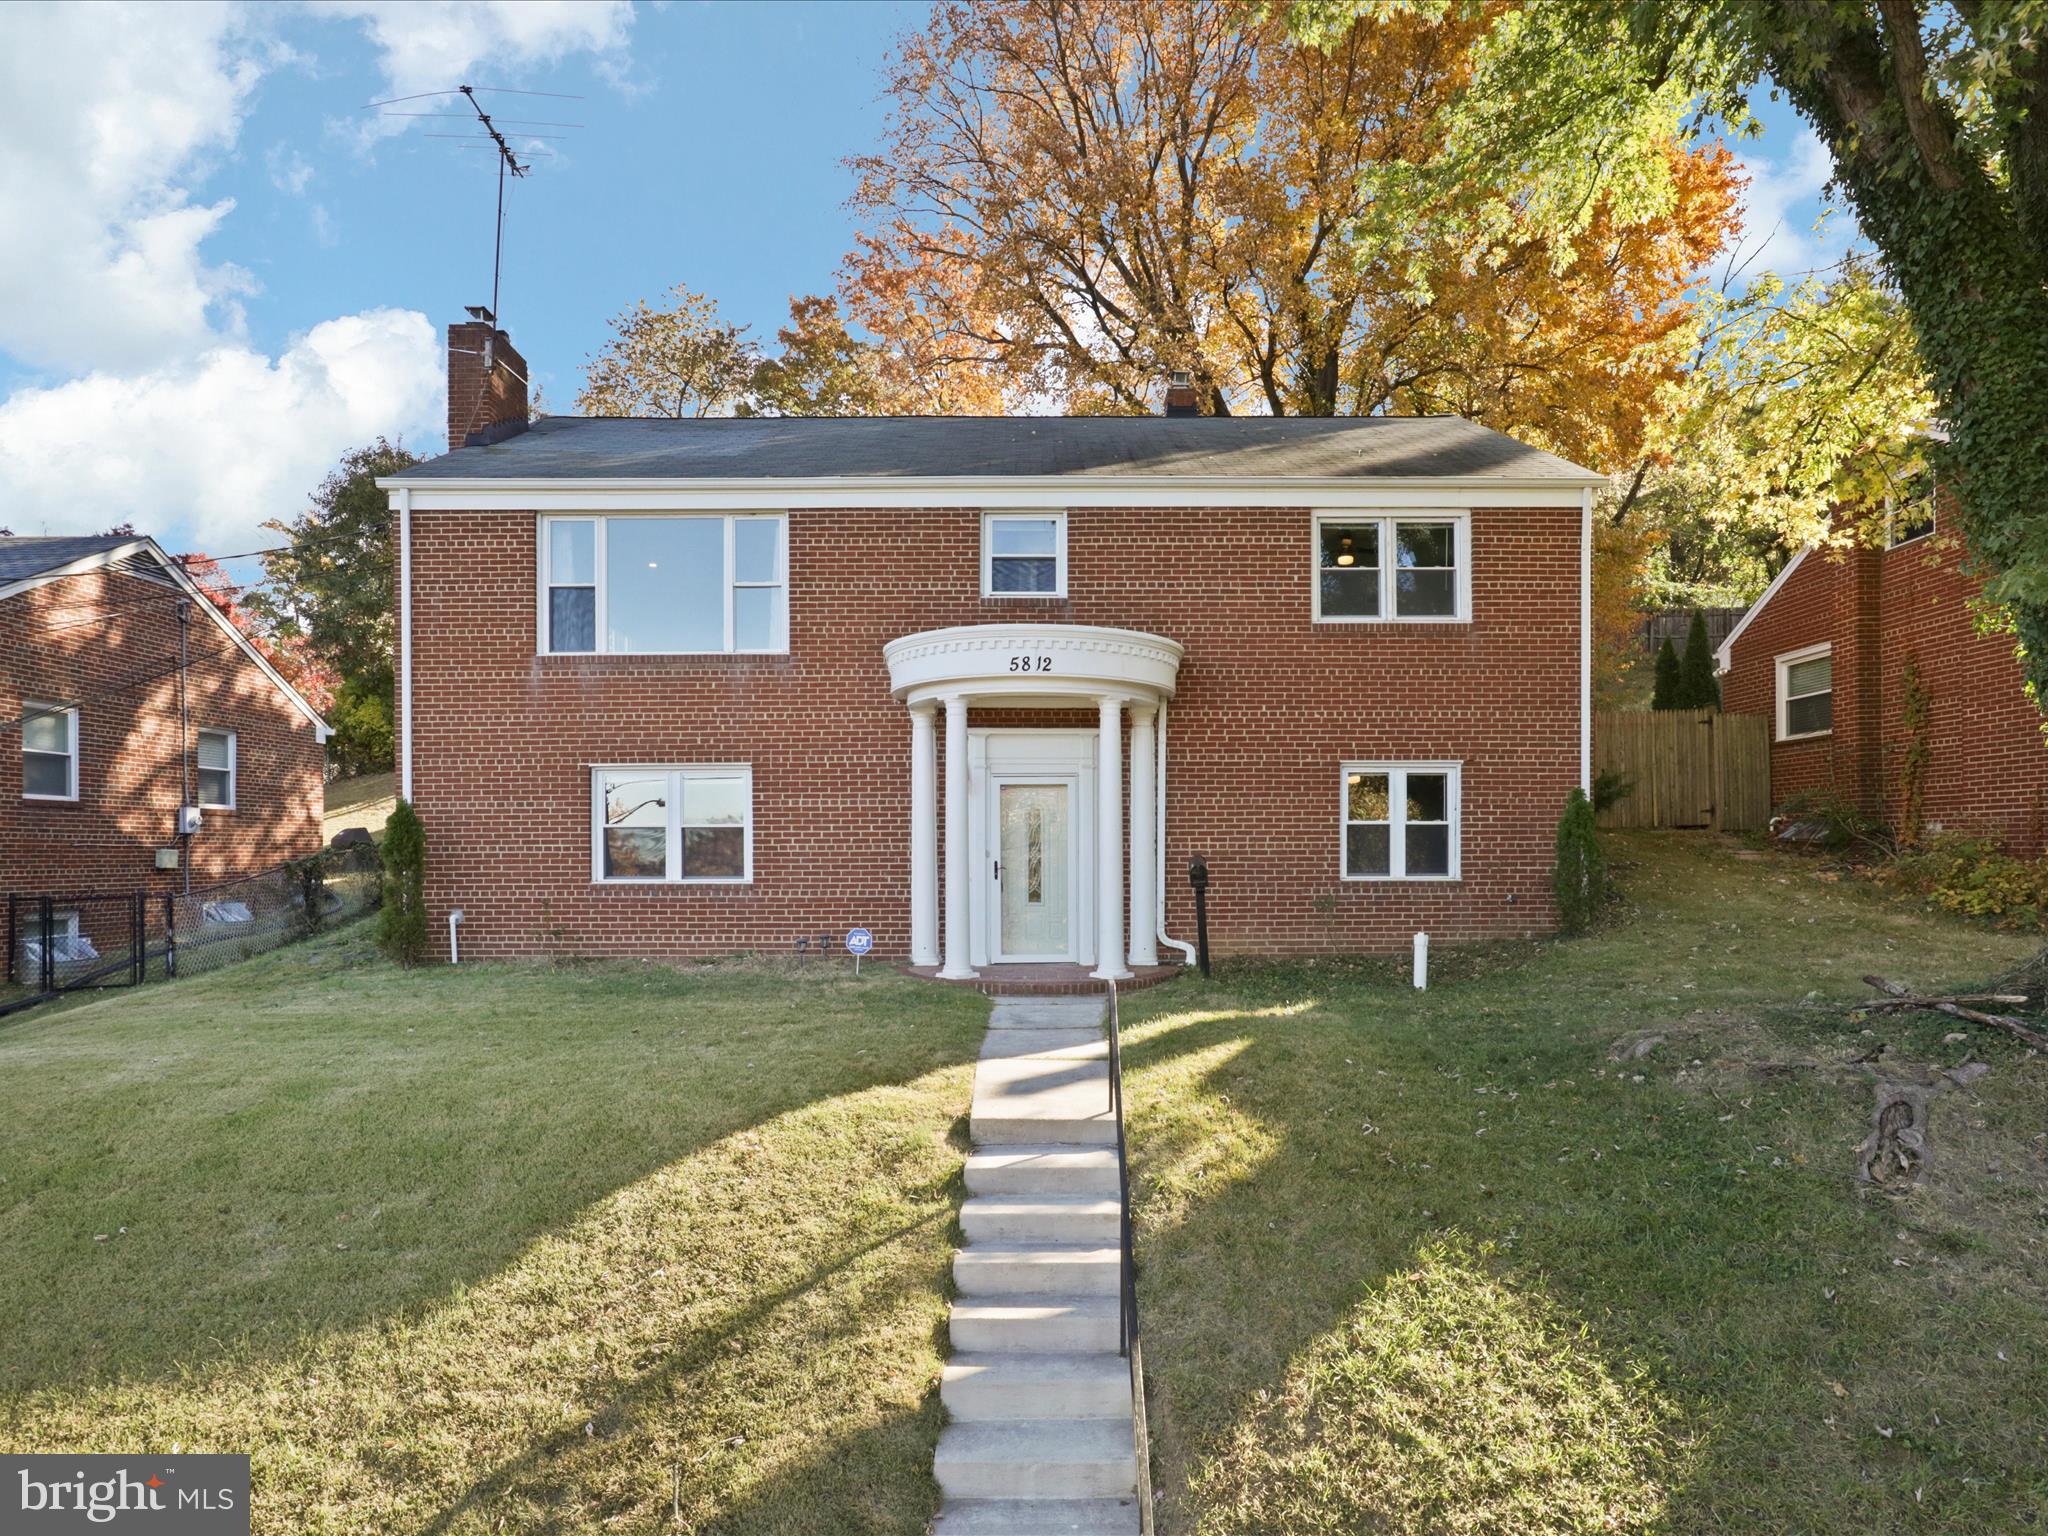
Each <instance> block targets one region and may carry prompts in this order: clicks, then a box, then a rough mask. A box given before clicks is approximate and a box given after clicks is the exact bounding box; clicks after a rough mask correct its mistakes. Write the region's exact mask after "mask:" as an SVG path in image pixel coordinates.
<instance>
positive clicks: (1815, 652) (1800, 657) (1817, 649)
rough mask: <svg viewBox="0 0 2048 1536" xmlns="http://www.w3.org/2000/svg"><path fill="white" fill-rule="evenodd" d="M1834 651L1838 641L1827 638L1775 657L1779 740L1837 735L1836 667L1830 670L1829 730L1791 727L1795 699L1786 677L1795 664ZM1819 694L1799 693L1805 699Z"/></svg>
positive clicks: (1773, 661)
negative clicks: (1790, 692) (1790, 715)
mask: <svg viewBox="0 0 2048 1536" xmlns="http://www.w3.org/2000/svg"><path fill="white" fill-rule="evenodd" d="M1834 653H1835V646H1834V642H1833V641H1831V640H1823V641H1822V642H1821V643H1820V644H1819V645H1809V646H1804V647H1802V648H1800V649H1799V650H1796V651H1787V652H1785V654H1784V655H1782V656H1776V657H1773V658H1772V665H1773V666H1774V667H1775V668H1776V670H1777V696H1778V740H1780V741H1818V740H1819V739H1820V738H1821V737H1823V736H1832V735H1834V734H1835V726H1834V720H1835V705H1834V692H1835V681H1834V672H1833V670H1832V669H1830V670H1829V673H1828V728H1827V729H1826V730H1824V731H1800V732H1797V733H1796V734H1795V733H1794V732H1793V731H1792V730H1791V728H1790V725H1789V723H1788V716H1789V714H1790V712H1791V704H1792V700H1791V698H1790V696H1789V695H1788V694H1787V692H1786V680H1787V677H1788V676H1789V674H1790V673H1791V670H1792V668H1793V667H1795V666H1796V665H1798V664H1799V663H1800V662H1802V661H1812V660H1813V659H1814V658H1815V657H1816V656H1828V657H1832V656H1833V655H1834ZM1815 696H1816V695H1815V694H1811V693H1802V694H1801V695H1799V697H1801V698H1802V699H1810V698H1813V697H1815Z"/></svg>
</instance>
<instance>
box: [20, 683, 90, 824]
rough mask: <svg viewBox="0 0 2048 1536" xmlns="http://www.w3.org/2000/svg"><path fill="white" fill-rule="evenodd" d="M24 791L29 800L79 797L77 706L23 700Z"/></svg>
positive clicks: (22, 752)
mask: <svg viewBox="0 0 2048 1536" xmlns="http://www.w3.org/2000/svg"><path fill="white" fill-rule="evenodd" d="M21 793H22V798H23V799H26V800H76V799H77V798H78V711H77V709H76V708H74V707H72V706H70V705H66V704H39V703H37V702H36V701H35V700H33V699H24V700H23V701H22V705H21Z"/></svg>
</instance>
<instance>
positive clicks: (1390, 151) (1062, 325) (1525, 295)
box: [842, 0, 1737, 470]
mask: <svg viewBox="0 0 2048 1536" xmlns="http://www.w3.org/2000/svg"><path fill="white" fill-rule="evenodd" d="M1491 14H1492V13H1480V12H1476V11H1468V10H1464V9H1457V10H1453V11H1452V12H1450V13H1449V14H1447V15H1446V16H1445V17H1444V18H1442V19H1438V20H1425V19H1422V18H1419V17H1416V16H1399V17H1394V18H1391V19H1386V20H1364V19H1362V20H1359V21H1358V22H1356V23H1355V24H1353V25H1352V26H1350V27H1349V29H1348V30H1347V31H1346V32H1345V33H1344V35H1343V36H1341V37H1340V38H1338V39H1337V40H1336V41H1335V42H1334V44H1333V45H1332V46H1330V47H1329V48H1328V49H1327V50H1323V49H1316V48H1307V47H1303V46H1300V45H1299V44H1297V43H1295V42H1293V41H1291V40H1290V39H1289V38H1288V37H1287V35H1286V33H1285V30H1284V28H1283V27H1282V26H1281V25H1280V24H1279V23H1277V22H1259V21H1256V20H1247V13H1246V8H1245V7H1244V6H1243V5H1242V4H1240V3H1238V0H986V3H976V4H965V3H942V4H940V5H938V6H936V7H935V8H934V10H933V13H932V15H931V17H930V20H929V22H928V23H927V24H926V25H925V26H924V27H923V28H922V29H921V30H918V31H915V32H913V33H911V34H909V35H907V36H906V37H904V38H903V39H902V40H901V41H900V43H899V46H898V49H897V51H896V54H895V55H894V57H893V58H892V61H891V66H890V72H889V75H888V77H887V80H886V84H885V96H886V98H887V100H888V101H889V103H890V107H891V114H890V118H889V123H888V127H887V130H886V134H885V138H884V142H883V144H882V145H881V147H880V148H879V149H878V150H877V151H876V152H875V153H873V154H871V155H866V156H862V157H860V158H858V159H857V160H856V161H855V166H856V169H857V171H858V174H859V177H860V181H859V189H858V193H857V195H856V199H855V202H856V206H857V207H858V208H859V209H860V210H862V211H863V212H864V213H865V215H866V216H867V220H868V227H867V228H866V230H865V231H864V232H863V233H862V234H861V236H860V237H859V241H858V245H857V248H856V249H855V251H854V252H853V254H852V255H851V256H850V257H849V258H848V260H847V264H846V268H845V271H844V273H843V274H842V276H843V282H842V294H843V296H844V298H845V299H846V302H847V305H848V309H849V312H850V314H851V316H852V318H853V319H855V320H856V321H857V322H858V323H859V324H860V325H861V326H862V327H864V328H865V329H866V330H867V331H868V332H869V333H871V334H872V335H874V336H875V337H877V338H879V339H880V340H881V342H882V343H883V344H884V345H885V346H886V347H887V348H889V349H890V351H891V352H892V353H893V354H895V355H897V356H899V357H901V358H902V359H903V360H904V366H905V367H906V368H907V369H909V370H910V371H911V373H913V374H914V375H916V376H918V377H920V378H925V379H929V378H933V377H947V378H951V379H954V380H956V381H973V388H974V389H978V390H979V391H981V392H983V393H985V394H986V395H988V396H990V397H991V398H995V399H1001V400H1007V401H1008V402H1009V403H1011V404H1012V405H1017V404H1024V403H1043V404H1049V405H1052V406H1054V407H1056V408H1060V409H1065V410H1068V411H1075V412H1139V411H1145V410H1149V409H1153V408H1155V406H1156V399H1155V388H1156V383H1157V380H1158V379H1159V377H1160V376H1161V375H1162V374H1163V373H1164V372H1165V371H1166V370H1168V369H1175V368H1185V369H1188V370H1190V371H1192V373H1193V374H1194V376H1195V378H1196V380H1197V383H1198V385H1199V387H1200V390H1201V394H1202V399H1203V408H1204V409H1205V410H1206V411H1211V412H1217V413H1227V412H1236V413H1244V412H1254V413H1271V414H1276V415H1282V414H1284V415H1297V414H1298V415H1362V414H1368V413H1374V412H1401V413H1413V412H1455V413H1458V414H1460V415H1465V416H1470V417H1472V418H1474V419H1476V420H1479V421H1482V422H1485V423H1486V424H1487V425H1489V426H1493V427H1497V428H1499V429H1500V430H1502V431H1506V432H1512V433H1515V434H1517V435H1519V436H1522V437H1524V438H1527V439H1529V440H1531V441H1535V442H1539V443H1541V444H1542V445H1544V446H1546V447H1549V448H1552V449H1555V450H1556V451H1558V452H1561V453H1563V454H1565V455H1566V456H1568V457H1571V458H1574V459H1576V460H1578V461H1579V462H1581V463H1585V464H1587V465H1589V466H1591V467H1594V468H1600V469H1610V470H1611V469H1614V468H1617V467H1619V466H1621V465H1623V464H1625V463H1628V462H1630V461H1631V460H1632V459H1633V458H1635V457H1636V456H1637V455H1638V454H1639V453H1640V451H1641V448H1642V443H1643V433H1644V425H1645V419H1646V417H1647V416H1649V415H1650V414H1651V413H1652V412H1653V411H1654V409H1655V400H1656V397H1657V394H1658V392H1659V390H1660V388H1661V387H1662V386H1663V385H1665V384H1666V383H1667V382H1669V381H1670V380H1671V379H1672V378H1674V377H1675V376H1676V375H1677V373H1678V372H1679V371H1680V370H1681V369H1682V367H1683V365H1684V361H1685V356H1686V351H1687V344H1688V342H1689V341H1690V335H1689V333H1688V332H1687V330H1686V327H1687V324H1688V305H1687V301H1686V289H1687V285H1688V283H1689V281H1690V280H1691V277H1692V275H1693V274H1694V273H1696V272H1698V271H1699V270H1700V268H1701V266H1702V265H1703V264H1704V263H1705V262H1707V261H1708V260H1709V259H1711V257H1712V256H1713V254H1714V253H1715V252H1716V251H1717V250H1718V249H1719V248H1720V247H1721V245H1722V243H1723V241H1724V240H1725V239H1726V238H1727V236H1728V234H1729V233H1730V231H1731V229H1732V228H1733V226H1734V222H1735V191H1736V184H1737V178H1736V175H1735V171H1734V168H1733V166H1732V164H1731V161H1730V159H1729V157H1728V156H1727V154H1726V153H1725V152H1724V151H1722V150H1720V149H1719V148H1685V147H1682V146H1681V145H1679V144H1678V143H1676V142H1673V143H1672V144H1671V145H1670V146H1669V147H1668V148H1667V149H1666V151H1665V153H1666V154H1667V156H1668V157H1669V161H1670V165H1671V172H1672V186H1673V189H1674V195H1673V197H1672V198H1671V199H1670V200H1669V206H1668V207H1665V208H1663V209H1662V210H1661V211H1652V212H1650V213H1648V214H1646V215H1642V216H1639V217H1638V218H1636V219H1635V220H1633V221H1626V222H1625V221H1623V220H1621V219H1618V218H1615V217H1613V216H1611V215H1610V213H1609V211H1608V210H1607V209H1606V207H1605V206H1604V205H1603V206H1601V207H1597V208H1595V209H1594V210H1593V211H1592V215H1591V217H1590V219H1589V220H1588V221H1587V222H1586V223H1585V226H1584V228H1583V230H1582V231H1580V232H1579V233H1577V234H1576V235H1575V236H1573V237H1571V238H1570V243H1569V244H1568V245H1561V244H1559V243H1558V238H1546V237H1544V236H1543V235H1542V234H1541V233H1539V232H1537V231H1535V230H1533V229H1532V230H1531V231H1529V232H1528V233H1527V235H1526V237H1525V238H1524V237H1521V236H1520V235H1519V234H1518V232H1516V231H1513V230H1510V231H1508V232H1507V233H1506V234H1505V236H1504V237H1502V238H1500V239H1498V240H1495V241H1490V242H1488V243H1486V244H1485V245H1483V246H1480V245H1476V244H1475V242H1474V241H1473V240H1472V239H1471V237H1470V229H1471V223H1470V221H1469V220H1466V219H1462V218H1458V217H1453V216H1452V215H1453V214H1455V213H1457V212H1459V210H1456V209H1452V208H1448V207H1446V208H1443V209H1442V210H1441V213H1442V215H1443V216H1442V217H1441V218H1440V219H1436V220H1433V219H1432V218H1431V217H1430V216H1429V214H1428V212H1427V211H1426V210H1425V212H1424V213H1423V214H1422V216H1420V217H1413V218H1410V217H1406V216H1404V218H1403V219H1402V220H1401V221H1400V223H1399V225H1398V227H1396V228H1393V229H1390V230H1386V231H1380V232H1377V233H1376V234H1375V235H1374V237H1373V238H1368V239H1360V238H1359V233H1360V231H1361V230H1371V229H1372V226H1373V222H1374V221H1373V217H1372V216H1373V213H1374V208H1375V202H1374V191H1373V189H1374V188H1375V187H1376V186H1379V187H1384V186H1386V185H1388V184H1389V183H1388V178H1390V177H1399V176H1400V175H1402V173H1403V170H1404V168H1406V167H1411V166H1417V165H1421V164H1424V163H1426V162H1428V161H1429V160H1431V159H1432V158H1433V157H1434V156H1436V155H1437V153H1438V152H1439V150H1440V148H1441V136H1442V133H1443V131H1444V130H1443V126H1442V125H1443V120H1444V119H1445V118H1446V117H1447V116H1448V115H1449V112H1448V109H1449V108H1450V106H1451V105H1452V104H1453V103H1454V102H1455V101H1456V99H1457V96H1458V93H1459V92H1460V91H1461V90H1463V89H1464V88H1465V86H1466V84H1467V82H1468V80H1469V77H1470V73H1471V54H1472V49H1473V45H1474V42H1475V40H1476V39H1477V38H1478V37H1480V36H1481V34H1482V33H1483V31H1484V29H1485V28H1486V27H1487V26H1489V25H1491V24H1492V23H1491ZM1497 190H1498V189H1494V188H1487V187H1471V188H1467V189H1465V190H1464V191H1463V192H1461V193H1456V194H1452V195H1455V196H1469V197H1472V198H1475V199H1476V198H1481V197H1485V196H1488V195H1490V194H1492V193H1494V192H1495V191H1497ZM1559 238H1561V237H1559ZM956 389H957V392H959V393H963V394H965V393H969V392H970V390H969V388H968V387H967V386H966V385H965V384H960V385H956Z"/></svg>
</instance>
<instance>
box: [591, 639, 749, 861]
mask: <svg viewBox="0 0 2048 1536" xmlns="http://www.w3.org/2000/svg"><path fill="white" fill-rule="evenodd" d="M575 654H577V655H582V654H584V653H583V652H580V651H579V652H576V653H575ZM614 774H626V775H631V776H633V777H637V778H647V779H652V778H660V777H664V776H666V778H667V779H668V794H667V797H666V798H667V800H668V826H667V829H666V838H667V841H666V845H665V846H666V848H667V854H668V867H667V872H666V873H665V874H662V875H658V876H644V875H607V874H606V873H605V872H604V781H605V779H606V777H607V776H608V775H614ZM690 778H700V779H739V780H741V781H742V782H743V783H744V784H745V785H746V793H747V819H746V821H745V822H744V823H743V831H744V837H743V846H744V849H745V851H744V853H743V854H742V858H741V873H740V874H738V875H692V876H687V877H685V876H684V875H682V874H681V873H680V871H681V869H682V867H683V783H684V781H685V780H687V779H690ZM590 883H591V884H592V885H614V886H656V885H752V884H753V883H754V768H753V765H752V764H751V763H683V764H677V763H592V764H591V765H590Z"/></svg>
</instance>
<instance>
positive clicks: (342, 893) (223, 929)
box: [0, 844, 383, 1015]
mask: <svg viewBox="0 0 2048 1536" xmlns="http://www.w3.org/2000/svg"><path fill="white" fill-rule="evenodd" d="M382 882H383V867H382V864H381V862H380V860H379V858H378V854H377V850H376V848H375V847H374V846H371V845H368V844H358V845H355V846H352V847H345V848H330V849H325V850H323V851H322V852H320V853H317V854H315V855H313V856H312V857H310V858H305V859H294V860H291V861H290V862H288V863H285V864H280V865H277V866H276V867H275V868H272V869H266V870H264V871H262V872H261V873H259V874H254V875H245V876H243V877H241V878H239V879H235V880H227V881H223V882H221V883H220V884H218V885H211V886H207V887H206V888H204V889H202V890H196V891H190V892H182V893H172V892H157V893H151V892H147V891H118V892H104V891H102V892H87V893H79V894H75V895H61V894H57V893H54V892H42V891H38V892H32V893H31V892H13V893H10V894H9V895H8V896H7V897H6V903H7V910H6V923H7V974H6V980H5V983H4V985H0V1015H5V1014H8V1013H12V1012H14V1011H15V1010H17V1009H20V1008H25V1007H29V1006H32V1005H33V1004H35V1003H39V1002H42V1001H43V1000H44V999H46V998H50V997H55V996H57V995H58V994H59V993H63V992H75V991H80V990H84V989H88V988H102V987H125V986H139V985H140V984H142V983H143V982H145V981H162V980H170V979H172V978H174V977H178V976H198V975H204V974H205V973H206V972H208V971H214V970H218V969H219V968H220V967H222V966H224V965H232V964H234V963H235V962H237V961H241V960H247V959H249V958H250V957H252V956H254V955H260V954H263V953H265V952H266V951H269V950H273V949H276V948H277V947H278V946H279V945H281V944H289V943H291V942H293V941H294V940H296V939H303V938H306V937H308V936H309V935H311V934H314V933H317V932H319V931H320V930H321V929H323V928H326V927H328V926H329V925H331V924H334V923H339V922H346V921H347V920H348V919H349V918H351V917H357V916H360V915H361V914H363V913H365V912H367V911H369V910H370V909H371V908H372V907H374V906H376V905H377V902H378V898H379V895H380V893H381V890H382Z"/></svg>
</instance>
